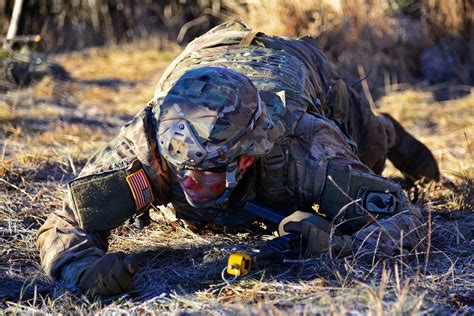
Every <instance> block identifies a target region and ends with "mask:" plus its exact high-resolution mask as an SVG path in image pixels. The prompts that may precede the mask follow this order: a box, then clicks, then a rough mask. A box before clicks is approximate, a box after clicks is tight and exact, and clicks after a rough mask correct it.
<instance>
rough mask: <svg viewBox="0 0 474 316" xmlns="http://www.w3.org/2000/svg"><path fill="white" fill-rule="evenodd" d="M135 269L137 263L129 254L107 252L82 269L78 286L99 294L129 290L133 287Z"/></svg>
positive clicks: (119, 292) (114, 293)
mask: <svg viewBox="0 0 474 316" xmlns="http://www.w3.org/2000/svg"><path fill="white" fill-rule="evenodd" d="M136 271H137V264H136V262H135V260H134V259H133V258H132V257H131V256H125V254H124V253H122V252H117V253H108V254H106V255H104V256H103V257H100V258H99V259H97V260H96V261H94V262H93V263H92V264H91V266H90V267H89V268H87V269H86V270H85V271H84V273H83V275H82V277H81V278H80V279H79V284H78V287H79V288H80V289H81V290H83V291H89V292H90V293H91V294H95V295H101V296H111V295H117V294H121V293H124V292H131V291H133V290H134V289H135V287H134V285H133V283H132V277H133V275H134V274H135V272H136Z"/></svg>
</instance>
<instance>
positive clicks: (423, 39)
mask: <svg viewBox="0 0 474 316" xmlns="http://www.w3.org/2000/svg"><path fill="white" fill-rule="evenodd" d="M14 3H15V1H14V0H6V1H5V0H4V1H0V31H1V34H6V33H7V29H8V26H9V22H10V17H11V14H12V11H13V7H14ZM473 9H474V4H473V2H472V0H293V1H285V0H237V1H231V0H161V1H152V0H145V1H143V0H141V1H140V0H51V1H46V0H23V4H22V8H21V15H20V19H19V23H18V31H17V35H20V36H21V35H36V34H39V35H40V36H41V41H40V42H38V43H36V44H30V46H31V45H32V46H34V48H35V49H36V50H39V51H42V52H53V53H58V52H65V51H71V50H78V49H82V48H86V47H92V46H102V45H106V44H119V45H120V44H124V43H130V42H135V41H137V40H142V41H143V40H145V41H146V40H150V43H151V42H153V43H154V45H155V47H156V48H157V49H168V48H169V47H172V46H173V44H175V43H176V44H178V45H184V44H186V43H187V42H189V41H191V40H192V39H193V38H195V37H196V36H199V35H201V34H203V33H204V32H206V31H207V30H209V29H210V28H212V27H213V26H215V25H217V24H219V23H221V22H224V21H227V20H232V19H238V20H241V21H243V22H244V23H246V24H247V25H249V26H251V27H252V28H254V30H259V31H262V32H265V33H267V34H275V35H281V36H291V37H298V36H304V35H307V34H309V35H311V36H314V37H317V38H318V41H319V44H320V46H321V47H322V48H323V50H324V51H325V53H326V54H327V55H328V57H329V58H330V59H331V60H332V61H333V62H334V63H335V64H336V65H337V66H338V68H339V70H340V72H341V74H342V75H343V76H345V77H346V79H347V80H348V81H349V82H353V83H354V84H356V83H358V81H359V79H360V78H363V77H366V76H367V81H368V83H369V86H370V88H371V90H372V94H373V96H374V98H375V99H376V98H378V97H379V96H381V95H383V94H385V93H386V92H388V91H387V90H397V89H400V88H403V85H404V84H410V85H413V84H416V85H418V86H421V87H423V86H428V85H430V86H432V85H440V89H441V90H442V91H443V93H444V94H446V92H447V89H448V88H446V87H448V86H449V89H448V90H449V91H448V92H449V97H451V96H456V95H457V94H460V95H463V94H465V93H466V92H469V91H470V86H472V85H474V25H473V23H472V22H473V15H474V13H473ZM16 45H18V44H16ZM13 46H15V45H13ZM356 85H357V84H356ZM357 86H358V85H357ZM356 88H358V89H361V88H360V87H356Z"/></svg>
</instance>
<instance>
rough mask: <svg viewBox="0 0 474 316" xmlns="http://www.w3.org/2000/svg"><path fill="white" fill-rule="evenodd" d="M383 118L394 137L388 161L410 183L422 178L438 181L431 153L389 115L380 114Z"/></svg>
mask: <svg viewBox="0 0 474 316" xmlns="http://www.w3.org/2000/svg"><path fill="white" fill-rule="evenodd" d="M381 115H382V117H383V118H385V119H386V120H384V121H389V122H391V123H392V125H393V129H391V130H392V131H393V130H394V132H395V133H394V134H395V137H394V139H393V144H391V146H389V150H388V155H387V156H388V159H389V160H390V161H391V162H392V163H393V164H394V165H395V167H397V169H399V170H400V171H401V172H402V173H403V175H404V176H405V177H406V178H407V179H408V180H411V181H413V182H414V181H416V180H419V179H422V178H425V179H427V180H434V181H438V180H439V168H438V163H437V162H436V160H435V158H434V156H433V154H432V153H431V151H430V150H429V149H428V147H426V146H425V145H423V144H422V143H421V142H420V141H418V140H417V139H416V138H415V137H413V136H412V135H410V134H409V133H408V132H407V131H406V130H405V129H404V128H403V126H402V125H401V124H400V123H399V122H397V120H395V119H394V118H393V117H391V116H390V115H389V114H386V113H382V114H381Z"/></svg>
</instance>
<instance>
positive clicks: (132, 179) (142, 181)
mask: <svg viewBox="0 0 474 316" xmlns="http://www.w3.org/2000/svg"><path fill="white" fill-rule="evenodd" d="M127 182H128V185H129V186H130V189H131V190H132V194H133V198H134V199H135V204H136V205H137V210H139V209H142V208H144V207H145V206H147V205H150V204H151V202H153V192H152V191H151V186H150V183H149V182H148V179H147V177H146V174H145V171H143V169H140V170H138V171H137V172H135V173H132V174H131V175H129V176H127Z"/></svg>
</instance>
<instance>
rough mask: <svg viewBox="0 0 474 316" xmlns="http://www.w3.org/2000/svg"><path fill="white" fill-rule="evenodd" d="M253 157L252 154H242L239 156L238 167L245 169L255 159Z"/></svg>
mask: <svg viewBox="0 0 474 316" xmlns="http://www.w3.org/2000/svg"><path fill="white" fill-rule="evenodd" d="M255 159H256V158H255V157H252V156H247V155H242V156H240V157H239V161H238V164H239V168H240V169H241V170H247V169H248V168H249V167H250V166H251V165H252V164H253V163H254V161H255Z"/></svg>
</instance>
